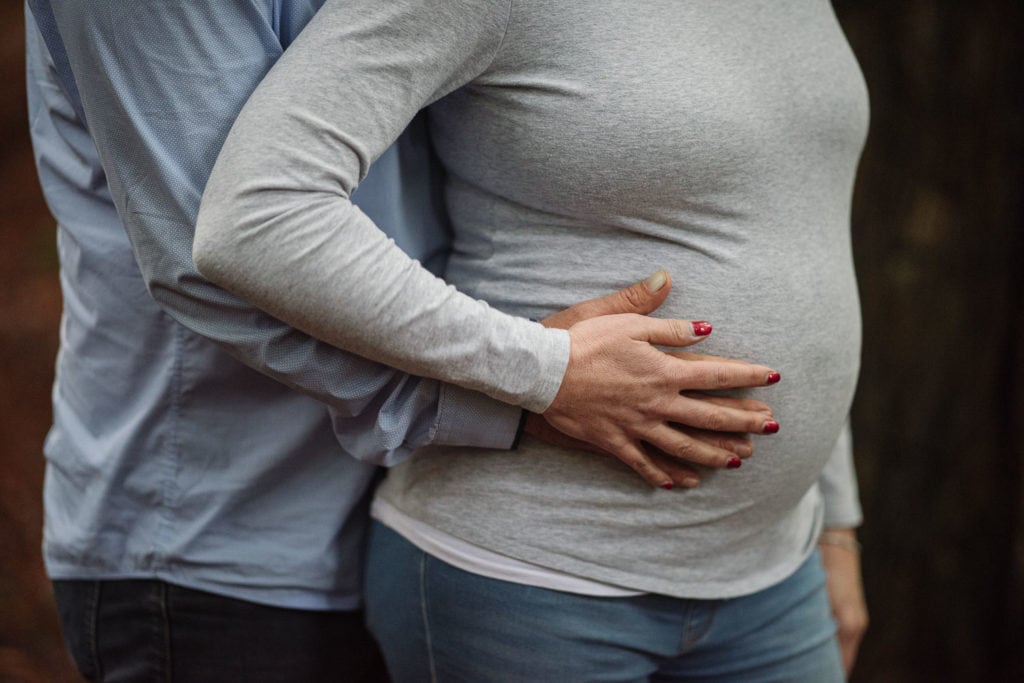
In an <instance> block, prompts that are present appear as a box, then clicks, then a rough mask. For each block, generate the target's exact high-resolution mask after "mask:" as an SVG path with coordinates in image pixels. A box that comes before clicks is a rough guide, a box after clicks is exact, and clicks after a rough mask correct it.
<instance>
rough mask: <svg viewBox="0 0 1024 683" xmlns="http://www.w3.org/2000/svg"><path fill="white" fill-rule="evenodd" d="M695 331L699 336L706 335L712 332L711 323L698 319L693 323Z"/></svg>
mask: <svg viewBox="0 0 1024 683" xmlns="http://www.w3.org/2000/svg"><path fill="white" fill-rule="evenodd" d="M693 333H694V334H695V335H697V336H698V337H706V336H708V335H709V334H711V323H709V322H704V321H703V320H696V321H694V323H693Z"/></svg>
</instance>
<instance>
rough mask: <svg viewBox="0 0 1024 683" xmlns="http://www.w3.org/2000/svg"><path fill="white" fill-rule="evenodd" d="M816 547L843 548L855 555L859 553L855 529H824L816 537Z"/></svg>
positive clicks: (859, 545) (859, 546)
mask: <svg viewBox="0 0 1024 683" xmlns="http://www.w3.org/2000/svg"><path fill="white" fill-rule="evenodd" d="M818 545H820V546H822V545H823V546H830V547H834V548H843V549H845V550H848V551H849V552H851V553H854V554H855V555H859V554H860V551H861V544H860V542H859V541H858V540H857V531H856V530H855V529H824V530H823V531H822V532H821V534H820V535H819V536H818Z"/></svg>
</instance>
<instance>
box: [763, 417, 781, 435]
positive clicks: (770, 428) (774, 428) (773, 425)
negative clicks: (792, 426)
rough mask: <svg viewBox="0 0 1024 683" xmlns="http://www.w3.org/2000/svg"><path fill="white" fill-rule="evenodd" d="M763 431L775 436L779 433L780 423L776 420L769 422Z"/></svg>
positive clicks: (765, 424)
mask: <svg viewBox="0 0 1024 683" xmlns="http://www.w3.org/2000/svg"><path fill="white" fill-rule="evenodd" d="M763 431H764V433H765V434H775V433H777V432H778V431H779V423H778V422H776V421H775V420H768V422H765V423H764V430H763Z"/></svg>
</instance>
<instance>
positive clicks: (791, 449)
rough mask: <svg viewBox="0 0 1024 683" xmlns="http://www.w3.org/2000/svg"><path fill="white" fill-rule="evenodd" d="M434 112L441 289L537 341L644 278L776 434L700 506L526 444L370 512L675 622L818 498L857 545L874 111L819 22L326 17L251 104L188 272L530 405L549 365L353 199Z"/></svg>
mask: <svg viewBox="0 0 1024 683" xmlns="http://www.w3.org/2000/svg"><path fill="white" fill-rule="evenodd" d="M431 103H433V104H432V106H431V108H430V119H431V125H432V135H433V139H434V142H435V145H436V148H437V151H438V153H439V155H440V157H441V159H442V161H443V163H444V166H445V168H446V170H447V173H448V180H447V186H446V197H447V203H448V208H449V211H450V214H451V217H452V221H453V225H454V229H455V247H454V253H453V255H452V257H451V260H450V262H449V267H448V271H447V274H446V277H447V280H448V281H449V282H450V283H453V284H454V285H455V286H457V287H458V289H459V290H460V291H461V292H464V293H465V294H466V295H468V296H469V297H475V298H478V299H481V300H485V301H487V302H489V304H490V305H491V306H493V307H494V309H497V310H498V311H505V312H508V313H513V314H516V315H520V316H525V317H531V318H538V319H539V318H542V317H544V316H545V315H548V314H549V313H551V312H553V311H556V310H558V309H561V308H564V307H566V306H568V305H570V304H572V303H574V302H576V301H579V300H580V299H584V298H589V297H592V296H597V295H599V294H603V293H606V292H608V291H610V290H611V289H614V288H617V287H621V286H625V285H626V284H628V283H630V282H632V281H634V280H635V279H637V277H638V275H639V274H645V273H647V272H650V271H651V270H653V269H654V268H656V267H663V268H665V269H667V270H668V271H669V272H670V273H671V274H672V275H673V278H674V281H675V283H676V284H675V291H674V292H673V294H672V296H671V297H670V299H669V301H668V302H667V303H666V304H665V305H664V306H663V307H662V308H661V309H660V310H659V311H658V313H657V314H658V315H659V316H664V317H679V318H689V319H706V320H710V321H711V322H712V323H713V325H714V327H715V331H714V333H713V334H712V335H711V337H710V338H709V339H708V340H707V341H705V342H703V343H702V344H701V345H700V347H698V349H699V350H700V351H701V352H704V353H714V354H718V355H723V356H730V357H736V358H744V359H750V360H755V361H757V362H760V363H763V364H766V365H769V366H772V367H774V368H776V369H777V370H779V371H780V372H781V373H782V376H783V380H782V382H781V383H780V384H778V385H776V386H774V387H771V388H764V389H757V390H751V391H747V392H736V393H737V394H745V395H750V396H755V397H758V398H761V399H764V400H767V401H770V403H771V404H772V406H773V407H774V409H775V414H776V417H777V419H778V420H779V422H780V423H781V425H782V431H781V432H780V433H779V434H778V435H775V436H771V437H763V438H760V437H759V438H757V443H756V447H757V453H756V455H755V456H754V457H753V458H752V459H750V460H749V461H747V462H746V463H745V464H744V466H743V467H742V468H741V469H740V470H737V471H707V472H704V473H703V485H702V486H701V487H700V488H698V489H696V490H692V491H679V490H675V491H662V490H651V489H650V488H649V487H648V486H647V485H646V484H644V483H643V481H642V480H640V479H639V478H638V477H637V476H636V475H635V474H634V473H633V472H632V471H630V470H628V469H627V468H625V467H624V466H623V465H621V464H620V463H618V462H617V461H615V460H613V459H611V458H600V457H595V456H593V455H590V454H586V453H581V452H575V451H566V450H561V449H558V448H554V447H551V446H547V445H545V444H542V443H540V442H538V441H536V440H532V439H529V438H527V439H525V440H524V441H523V443H522V444H521V446H520V449H519V453H518V454H517V455H515V456H510V455H509V454H508V453H499V452H489V451H483V450H479V449H459V448H436V449H426V450H424V451H422V452H420V453H418V454H417V455H415V456H414V457H413V458H412V459H411V460H409V461H408V462H406V463H404V464H402V465H400V466H398V467H396V468H395V469H394V470H392V472H391V474H390V475H389V477H388V479H387V481H386V482H385V483H384V485H383V487H382V488H381V490H380V493H379V495H381V496H383V497H384V498H385V499H386V500H387V501H388V502H390V503H391V504H392V505H394V506H395V507H396V508H398V509H399V510H401V511H403V512H404V513H406V514H408V515H411V516H413V517H416V518H418V519H421V520H423V521H425V522H426V523H428V524H431V525H433V526H435V527H437V528H438V529H441V530H442V531H445V532H447V533H450V534H453V535H455V536H457V537H459V538H462V539H464V540H466V541H469V542H471V543H475V544H477V545H480V546H482V547H485V548H487V549H489V550H492V551H496V552H499V553H504V554H507V555H509V556H512V557H515V558H518V559H521V560H526V561H529V562H534V563H537V564H540V565H542V566H545V567H549V568H552V569H555V570H559V571H564V572H568V573H571V574H576V575H579V576H583V577H586V578H590V579H595V580H598V581H604V582H606V583H611V584H615V585H620V586H623V587H626V588H631V589H636V590H643V591H650V592H657V593H663V594H667V595H675V596H680V597H701V598H721V597H730V596H735V595H740V594H744V593H749V592H752V591H755V590H758V589H760V588H763V587H766V586H768V585H771V584H773V583H775V582H777V581H779V580H781V579H783V578H784V577H785V576H787V575H788V574H789V573H791V572H792V571H793V570H795V569H796V567H797V566H798V565H799V564H800V562H801V561H802V560H803V559H804V558H805V557H806V556H807V554H808V553H809V552H810V550H811V548H812V547H813V544H814V538H815V536H816V534H817V532H818V530H819V529H820V527H821V524H822V523H823V519H824V517H825V514H826V505H825V502H824V501H823V496H822V488H826V489H827V490H828V491H829V492H830V503H832V504H833V505H832V507H831V508H830V510H829V512H828V514H829V517H830V519H833V520H842V521H843V522H844V523H849V524H855V523H857V521H859V516H860V513H859V509H858V508H857V503H856V493H855V484H854V483H853V480H852V476H853V475H852V467H851V462H850V449H849V439H848V438H847V437H846V436H845V433H844V425H845V423H846V418H847V414H848V410H849V405H850V401H851V399H852V396H853V391H854V387H855V383H856V376H857V371H858V366H859V355H860V315H859V302H858V299H857V288H856V282H855V277H854V271H853V264H852V256H851V249H850V237H849V212H850V199H851V190H852V185H853V179H854V174H855V170H856V165H857V161H858V158H859V154H860V150H861V148H862V145H863V142H864V137H865V134H866V128H867V121H868V106H867V97H866V90H865V87H864V83H863V80H862V77H861V75H860V72H859V69H858V67H857V64H856V62H855V59H854V57H853V55H852V53H851V52H850V50H849V47H848V45H847V43H846V41H845V39H844V37H843V35H842V32H841V29H840V27H839V26H838V23H837V22H836V19H835V16H834V14H833V12H832V9H831V6H830V4H829V3H828V2H825V1H824V0H789V1H785V2H778V1H767V0H729V1H723V2H715V3H689V2H679V1H678V0H650V1H645V2H636V0H602V1H595V2H567V1H566V0H512V2H499V1H497V0H433V1H431V0H389V2H387V3H379V2H376V1H375V0H345V2H333V3H332V2H328V3H327V5H326V6H325V7H324V9H323V10H322V11H321V13H320V14H319V15H318V17H317V18H316V19H315V20H314V22H313V23H312V24H311V25H310V26H309V27H308V28H307V30H306V32H304V33H303V35H302V36H300V38H299V40H298V41H297V42H296V43H295V44H294V45H293V47H292V48H291V49H290V50H289V51H288V53H286V54H285V56H284V58H283V59H282V60H281V61H280V62H279V63H278V65H277V66H275V68H274V69H273V71H272V72H271V74H270V75H269V77H268V78H267V80H266V81H265V82H264V84H263V85H262V86H261V87H260V88H259V90H258V91H257V92H256V94H255V95H254V97H253V98H252V100H250V103H249V105H247V107H246V109H245V110H244V111H243V113H242V115H241V117H240V118H239V120H238V122H237V123H236V126H235V129H234V131H233V132H232V134H231V136H230V137H229V139H228V142H227V144H226V145H225V148H224V151H223V153H222V155H221V158H220V160H219V161H218V164H217V168H216V169H215V171H214V174H213V177H212V179H211V181H210V185H209V187H208V188H207V192H206V195H205V198H204V204H203V208H202V210H201V213H200V220H199V226H198V230H197V240H196V253H195V256H196V262H197V264H198V265H199V268H200V270H201V271H202V272H203V273H204V274H205V275H207V276H208V277H210V278H211V279H213V280H215V281H218V282H220V283H221V284H223V285H224V286H225V287H228V288H229V289H234V290H236V291H239V292H240V293H242V294H243V295H244V296H247V297H250V298H252V299H253V300H254V301H255V302H256V303H258V304H259V305H261V306H263V307H265V308H267V309H268V310H270V311H271V312H273V313H274V314H275V315H278V316H280V317H281V318H283V319H285V320H288V321H289V322H292V323H293V324H295V325H296V326H299V327H303V328H304V329H308V330H309V331H311V332H312V333H313V334H316V335H317V336H322V337H323V338H325V339H328V340H330V341H332V342H334V343H338V344H341V345H344V346H349V347H350V348H353V349H354V350H357V351H359V352H360V353H364V352H365V353H368V354H370V355H372V356H373V357H374V358H376V359H379V360H384V361H385V362H391V363H393V364H397V365H399V367H402V368H403V369H407V370H410V371H413V372H420V373H424V374H434V375H435V376H437V375H438V374H440V375H441V376H445V377H446V378H448V379H450V380H453V381H454V382H456V383H459V384H462V385H465V386H467V387H469V388H473V389H478V390H482V391H485V392H486V393H489V394H490V395H492V396H496V397H499V398H503V399H504V400H511V401H514V402H518V403H520V404H522V405H526V406H528V407H529V406H534V407H538V406H540V405H542V404H543V403H544V402H545V401H548V400H550V397H551V396H553V393H552V385H553V386H554V387H555V389H557V384H558V381H559V379H560V376H558V377H555V378H554V379H552V378H551V376H548V375H543V376H542V375H539V374H538V373H541V372H544V373H553V372H558V371H559V368H560V367H561V366H560V364H563V365H564V362H565V356H564V353H565V347H564V344H565V338H564V337H558V336H547V335H544V334H543V333H541V332H537V331H536V330H535V329H533V328H530V327H526V326H524V325H523V324H521V323H520V324H518V325H515V324H513V323H510V322H508V321H507V320H505V318H504V317H503V316H501V315H500V314H498V313H497V312H496V311H495V310H492V309H490V308H486V307H484V306H483V305H479V304H473V303H467V302H471V300H470V299H469V298H463V295H457V294H454V293H452V292H451V290H448V289H445V288H444V287H443V286H442V285H441V284H439V283H438V282H435V281H432V280H430V279H429V278H428V277H427V276H426V275H425V274H424V272H423V271H422V270H420V269H418V268H417V267H416V265H415V264H413V263H408V262H406V261H403V260H402V257H401V256H400V254H398V253H396V251H397V250H395V249H394V248H393V247H392V246H390V245H388V244H387V242H386V240H385V239H384V238H383V237H382V236H381V235H380V233H379V232H378V231H377V230H376V229H375V227H374V226H373V225H372V224H371V223H370V222H369V221H368V220H366V219H365V217H363V216H362V215H361V214H359V212H358V210H356V209H354V208H353V207H352V206H351V205H350V204H349V203H348V201H347V199H346V197H347V194H348V193H349V192H351V190H352V189H353V188H354V187H355V185H356V184H357V183H358V180H359V178H360V177H361V176H362V174H365V172H366V167H367V166H368V165H369V163H371V162H372V160H373V158H374V157H375V155H376V154H379V153H380V152H381V151H382V150H383V149H384V148H385V147H386V146H387V144H388V143H389V142H390V141H392V140H393V139H394V138H395V136H397V134H398V132H399V131H400V130H401V128H402V127H403V126H404V125H405V124H406V123H407V122H408V120H409V119H410V118H411V117H412V115H413V114H414V113H415V111H416V110H417V109H419V108H421V107H423V106H425V105H428V104H431ZM379 345H380V346H379ZM531 345H533V346H531ZM448 373H451V375H452V376H449V374H448ZM826 464H829V467H828V470H827V471H826V472H825V474H824V477H825V479H824V480H821V482H822V484H824V486H823V485H822V484H820V483H819V480H820V478H821V477H822V476H823V468H825V466H826Z"/></svg>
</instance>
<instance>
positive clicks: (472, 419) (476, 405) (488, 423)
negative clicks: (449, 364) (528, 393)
mask: <svg viewBox="0 0 1024 683" xmlns="http://www.w3.org/2000/svg"><path fill="white" fill-rule="evenodd" d="M522 414H523V409H522V408H520V407H518V406H513V405H509V404H508V403H502V402H501V401H497V400H495V399H493V398H490V397H488V396H485V395H484V394H481V393H480V392H477V391H472V390H470V389H463V388H462V387H459V386H456V385H454V384H442V385H441V395H440V398H439V399H438V410H437V428H436V429H435V430H434V438H433V439H431V441H430V443H431V445H434V446H474V447H477V448H495V449H501V450H508V449H509V448H511V447H512V444H513V442H514V441H515V438H516V432H517V430H518V429H519V421H520V419H521V418H522Z"/></svg>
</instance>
